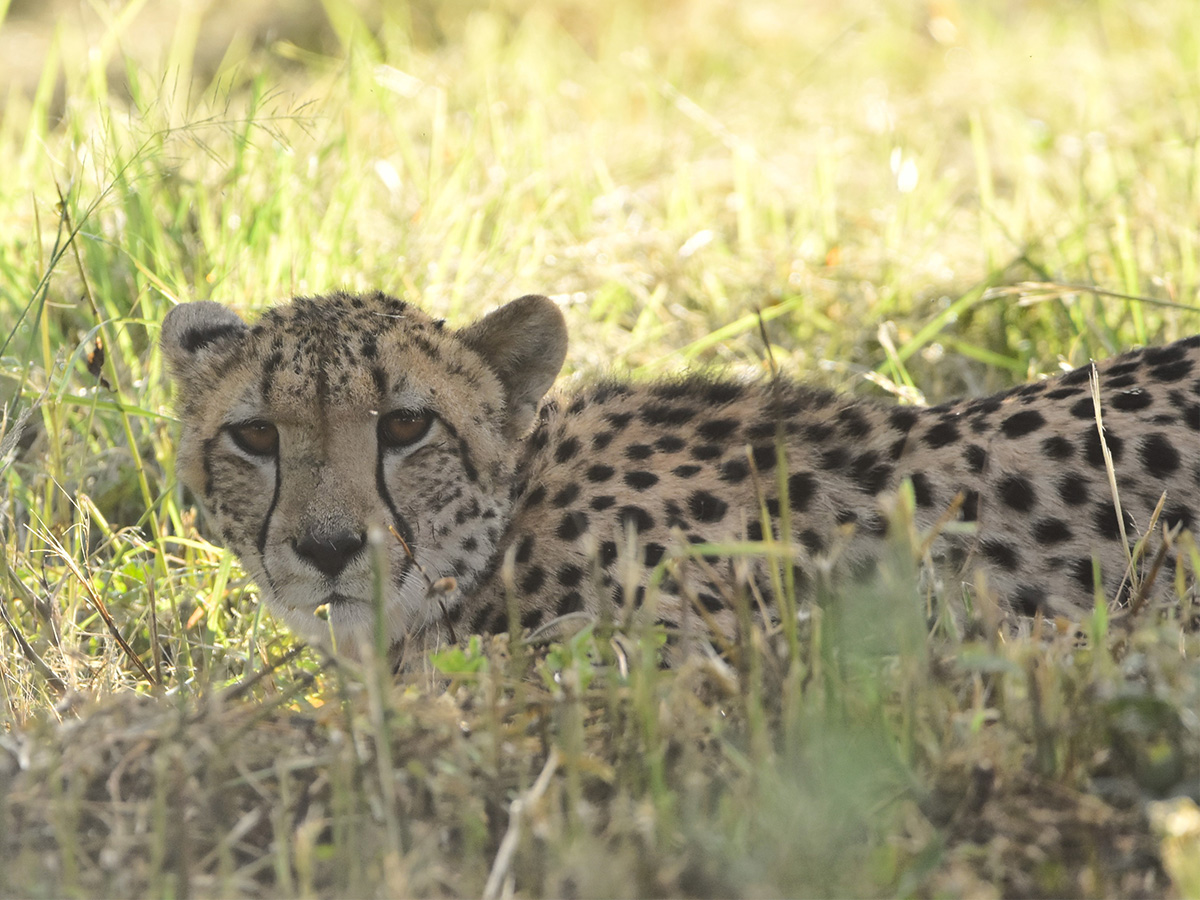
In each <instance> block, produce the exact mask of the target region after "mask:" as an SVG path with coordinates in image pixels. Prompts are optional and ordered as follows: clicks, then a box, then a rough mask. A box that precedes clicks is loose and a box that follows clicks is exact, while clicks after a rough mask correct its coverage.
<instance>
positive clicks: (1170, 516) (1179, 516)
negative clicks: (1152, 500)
mask: <svg viewBox="0 0 1200 900" xmlns="http://www.w3.org/2000/svg"><path fill="white" fill-rule="evenodd" d="M1162 519H1163V523H1164V524H1165V525H1166V526H1167V527H1168V528H1174V527H1175V526H1176V525H1179V526H1182V527H1183V528H1185V529H1187V530H1188V531H1193V530H1194V529H1193V528H1192V522H1193V521H1195V520H1194V519H1193V517H1192V511H1191V510H1190V509H1188V508H1187V507H1186V506H1181V505H1176V506H1170V507H1167V508H1166V509H1164V510H1163V513H1162Z"/></svg>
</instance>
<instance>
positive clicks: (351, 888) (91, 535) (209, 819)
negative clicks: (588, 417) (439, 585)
mask: <svg viewBox="0 0 1200 900" xmlns="http://www.w3.org/2000/svg"><path fill="white" fill-rule="evenodd" d="M4 6H5V4H4V3H3V2H2V0H0V10H3V9H4ZM275 6H276V5H273V4H258V3H252V2H247V3H243V4H239V5H237V6H236V7H235V6H232V5H229V6H226V5H214V8H212V9H202V8H200V7H199V6H196V5H193V6H186V7H179V8H178V9H176V7H175V6H174V5H167V4H161V5H156V4H144V5H138V4H136V3H135V4H131V5H129V6H123V5H121V4H117V5H115V6H112V7H109V6H107V5H105V4H86V5H77V4H75V3H73V2H66V0H64V2H62V3H60V4H58V8H57V9H56V10H55V12H56V14H57V19H56V23H57V24H53V25H52V23H51V22H50V21H49V20H48V19H42V20H38V18H37V16H36V13H35V12H33V10H32V7H29V6H28V5H23V6H21V7H20V8H18V9H13V10H9V11H8V15H7V18H6V20H5V21H3V23H0V48H9V50H10V51H11V52H10V53H8V54H7V55H8V56H10V57H12V58H14V59H16V58H17V56H19V55H21V56H22V59H21V60H20V64H19V65H18V64H16V63H14V65H13V66H12V67H10V68H9V69H7V73H8V74H6V75H3V76H0V77H3V78H7V79H9V80H8V81H7V82H6V83H4V90H5V105H4V107H3V112H2V113H0V165H3V168H4V171H5V173H6V174H5V178H4V179H0V211H2V212H3V215H0V403H2V404H3V410H4V418H3V424H0V434H3V435H4V436H3V437H0V477H2V479H3V480H2V482H0V540H3V542H4V551H3V555H2V557H0V559H2V560H3V568H2V569H0V591H2V592H3V596H0V612H3V617H2V619H3V620H2V621H0V701H2V706H0V823H2V824H0V854H2V855H0V895H3V896H65V895H77V894H81V895H89V896H90V895H96V894H105V895H119V896H129V895H134V894H153V895H165V894H170V895H178V896H187V895H197V896H230V895H240V894H245V895H254V896H297V895H305V896H366V895H379V896H401V895H412V896H429V895H454V896H457V895H480V894H483V895H486V896H489V897H492V896H502V895H510V894H519V895H525V896H533V895H553V896H598V895H606V896H618V895H622V896H624V895H630V896H632V895H638V896H641V895H662V896H667V895H687V896H713V895H730V896H735V895H736V896H780V895H814V896H816V895H820V896H828V895H856V896H857V895H864V896H865V895H934V894H936V895H939V896H988V895H1020V896H1099V895H1120V896H1130V897H1135V896H1160V895H1162V894H1164V893H1174V894H1176V895H1181V896H1196V895H1200V872H1197V870H1196V867H1195V859H1197V858H1200V823H1197V821H1196V820H1197V819H1200V812H1197V810H1196V806H1195V801H1196V800H1197V799H1200V750H1198V749H1197V748H1198V747H1200V722H1198V721H1197V718H1196V710H1197V709H1200V667H1198V665H1197V662H1196V656H1197V649H1198V647H1197V642H1196V637H1195V635H1193V634H1185V633H1181V631H1180V629H1179V627H1178V625H1177V624H1175V625H1173V624H1172V622H1171V621H1170V620H1169V619H1164V618H1163V617H1162V616H1159V615H1158V614H1157V613H1156V611H1155V610H1151V609H1143V610H1141V611H1139V613H1138V614H1137V615H1136V616H1133V617H1131V618H1129V619H1127V620H1125V621H1122V622H1120V623H1116V624H1114V623H1112V622H1110V621H1109V620H1108V618H1107V616H1106V615H1104V614H1103V613H1102V612H1099V613H1098V614H1097V615H1096V616H1095V617H1094V619H1093V620H1092V621H1091V622H1089V623H1086V624H1087V626H1088V627H1089V628H1090V629H1091V631H1092V635H1091V637H1092V643H1091V648H1090V649H1087V650H1082V651H1081V650H1077V649H1075V648H1073V647H1071V646H1068V644H1067V642H1063V641H1058V640H1051V641H1047V642H1030V641H1023V640H1015V641H1007V642H1004V641H998V640H996V639H994V638H993V639H991V640H987V639H982V638H978V637H975V636H971V635H962V634H958V633H956V632H955V630H954V629H953V628H952V627H951V626H950V625H949V624H948V623H947V622H946V621H945V620H944V619H943V620H939V624H938V627H937V628H936V629H935V631H936V633H935V634H934V635H933V636H932V637H930V636H929V635H928V634H927V631H926V619H925V616H924V610H925V608H926V604H931V605H932V606H931V608H932V609H933V610H934V611H935V612H936V611H937V610H938V609H940V608H941V607H940V605H939V604H942V603H943V602H946V601H949V600H951V599H952V598H948V597H945V596H943V595H940V594H936V593H935V594H933V595H929V594H927V593H926V592H925V589H924V588H923V587H922V585H921V582H920V579H919V578H918V576H917V569H916V563H915V562H914V560H915V559H916V558H917V556H918V555H919V550H920V546H921V542H922V541H923V540H924V539H925V538H926V537H927V536H924V535H919V534H915V533H914V532H913V529H912V528H911V527H910V525H909V523H908V520H907V519H906V518H905V516H906V513H905V506H904V503H903V502H901V504H900V506H899V508H898V516H899V518H898V519H897V527H896V528H895V529H894V530H895V533H896V534H897V539H896V542H895V546H894V548H893V550H894V552H893V554H892V557H891V558H890V559H889V560H888V562H887V563H886V564H885V565H884V567H883V569H882V572H881V576H880V579H879V581H878V582H877V583H876V584H875V585H874V586H872V587H870V588H855V589H853V590H845V589H841V590H837V589H835V590H834V591H833V592H831V593H830V594H829V595H828V596H823V597H822V598H821V601H820V603H819V604H818V605H817V606H816V607H815V608H814V609H813V610H812V611H811V613H812V617H811V620H810V623H809V625H808V627H806V628H805V629H803V630H802V631H801V632H799V633H798V634H796V635H788V636H784V635H780V634H766V633H763V632H762V631H761V630H754V631H752V632H751V633H749V634H748V635H747V636H746V637H745V639H744V640H743V641H742V642H741V643H740V644H739V646H738V647H737V648H735V652H733V653H731V654H730V655H729V657H728V659H727V660H725V661H719V660H715V659H709V658H705V657H702V656H695V657H692V658H689V659H687V660H686V661H684V662H683V663H682V664H681V665H679V666H677V667H676V668H673V669H670V670H663V669H661V668H660V667H659V666H658V650H657V648H658V636H657V635H655V634H652V633H651V634H626V635H613V634H609V633H607V632H605V631H604V630H603V629H599V630H598V631H592V630H588V631H585V632H583V633H581V634H580V635H578V636H576V637H575V638H572V639H571V640H568V641H565V642H562V643H552V644H549V645H545V646H538V647H526V646H523V645H513V646H510V645H509V643H508V642H507V641H506V640H505V639H503V638H501V639H495V640H488V641H479V640H475V641H474V642H472V643H471V644H469V645H466V646H464V647H462V648H456V649H452V650H448V651H445V652H443V653H441V654H439V655H436V656H434V657H433V658H432V659H431V660H430V661H429V662H428V663H427V664H425V665H423V666H420V667H418V668H419V671H418V672H417V673H415V674H413V675H412V676H411V677H410V678H409V679H408V680H406V681H405V682H404V683H403V684H400V685H394V684H392V683H391V682H390V680H388V679H387V678H386V677H384V676H383V675H381V674H380V673H378V672H375V671H373V670H367V671H356V670H350V669H348V668H347V667H346V666H345V665H337V664H334V663H331V662H330V661H328V660H324V659H322V658H320V657H318V656H317V655H316V654H314V653H313V652H312V651H309V650H299V651H295V650H294V648H293V644H292V641H291V638H290V637H289V636H288V635H286V634H284V633H282V632H280V631H279V630H278V629H277V628H276V626H275V625H274V624H273V623H272V622H271V621H270V619H269V617H265V616H264V617H260V615H259V608H258V606H257V605H256V604H255V601H254V589H253V586H252V585H249V584H247V583H246V581H245V579H244V576H243V575H242V574H241V573H240V571H239V570H238V569H237V567H236V565H235V563H234V561H233V560H232V559H231V558H230V557H229V555H228V554H225V553H223V552H222V551H221V550H220V549H219V548H216V547H214V546H212V545H211V544H209V543H208V542H207V541H206V540H205V539H204V538H203V536H202V534H201V533H200V532H199V531H198V530H197V527H196V526H197V519H196V514H195V512H194V511H193V510H192V509H191V507H190V505H189V500H188V498H186V497H185V496H183V494H182V492H181V491H180V490H179V488H178V487H177V486H176V485H175V483H174V479H173V476H172V474H171V472H172V458H173V448H174V444H173V439H174V438H173V435H174V428H173V422H172V420H171V416H170V413H169V409H170V406H169V397H168V392H167V389H166V386H165V384H164V380H163V377H162V371H161V362H160V360H159V357H158V354H157V353H156V352H155V350H154V341H155V339H156V337H157V332H158V325H159V323H160V322H161V319H162V316H163V315H164V313H165V311H166V309H167V308H169V306H170V304H171V303H172V302H174V301H177V300H183V299H198V298H213V299H218V300H221V301H223V302H226V303H230V304H233V305H235V306H238V307H239V308H256V307H261V306H263V305H265V304H269V303H272V302H275V301H276V300H278V299H280V298H281V297H286V296H288V295H291V294H295V293H304V292H318V291H323V290H327V289H330V288H334V287H347V288H351V289H356V288H367V287H372V288H374V287H381V288H384V289H386V290H390V291H393V292H396V293H402V294H404V295H405V296H409V297H420V298H421V299H422V302H423V303H424V304H425V305H426V306H428V307H429V308H431V309H433V310H435V311H437V312H438V313H439V314H441V315H446V316H448V317H450V318H452V319H454V320H462V319H466V318H468V317H471V316H473V315H476V314H477V313H478V312H479V311H480V310H481V309H484V308H486V307H489V306H491V305H494V304H495V303H497V302H499V301H501V300H503V299H506V298H509V297H512V296H517V295H519V294H521V293H526V292H528V291H534V290H536V291H539V292H544V293H549V294H553V295H555V296H556V297H558V298H559V299H560V300H562V301H563V302H564V304H565V306H566V309H567V314H568V317H569V319H570V325H571V331H572V340H573V344H572V349H571V354H570V358H569V363H568V365H569V366H570V368H571V370H572V371H574V372H589V371H596V370H598V369H602V368H610V367H613V366H615V367H617V368H620V369H627V370H630V371H632V372H633V373H634V374H635V375H637V376H639V377H642V376H648V375H652V374H655V373H659V372H664V371H675V370H678V369H681V368H684V367H686V366H695V365H716V366H726V367H732V368H749V369H753V370H757V371H764V370H765V369H766V367H767V361H766V351H765V347H764V343H763V341H762V339H761V337H760V327H761V328H762V329H763V331H762V332H761V333H762V334H765V336H766V338H767V340H769V342H770V345H771V351H772V355H773V358H774V362H775V364H776V365H778V366H779V367H781V368H782V369H784V370H785V371H788V372H794V373H797V374H802V375H804V376H805V377H808V378H810V379H813V380H817V381H820V382H823V383H826V384H831V385H834V386H836V387H838V388H840V389H844V390H850V391H856V392H860V393H872V392H874V393H877V392H878V391H879V390H880V387H879V386H882V387H883V389H886V390H888V391H891V392H893V393H897V394H899V395H901V396H903V397H905V398H907V399H918V400H919V399H920V398H921V397H922V396H927V397H929V398H931V399H937V400H941V399H945V398H947V397H949V396H952V395H954V394H958V393H961V392H972V393H980V392H983V391H986V390H989V389H993V388H998V387H1002V386H1004V385H1007V384H1011V383H1013V382H1016V381H1020V380H1023V379H1026V378H1029V377H1033V376H1036V375H1037V374H1039V373H1042V372H1049V371H1054V370H1055V369H1056V368H1057V366H1058V365H1059V363H1060V361H1063V362H1067V363H1070V364H1072V365H1078V364H1081V363H1083V362H1084V361H1085V360H1086V359H1087V358H1088V357H1089V356H1096V357H1100V356H1104V355H1107V354H1109V353H1111V352H1114V351H1116V350H1118V349H1120V348H1122V347H1125V346H1128V345H1130V344H1134V343H1138V342H1148V341H1156V340H1167V339H1171V338H1174V337H1177V336H1180V335H1182V334H1185V333H1191V332H1194V331H1195V330H1196V328H1197V316H1196V308H1197V306H1200V296H1198V286H1200V268H1198V265H1197V259H1198V251H1200V236H1198V235H1197V233H1196V229H1195V223H1196V222H1197V221H1200V151H1198V150H1197V146H1198V145H1197V137H1196V136H1197V134H1200V79H1198V76H1197V72H1200V69H1198V68H1197V60H1198V59H1200V45H1198V44H1197V38H1196V33H1197V32H1196V29H1195V28H1194V27H1193V24H1192V23H1193V19H1194V10H1193V9H1192V5H1191V3H1190V2H1188V0H1166V2H1160V3H1156V4H1116V3H1097V4H1092V5H1085V6H1080V5H1079V4H1077V3H1072V2H1068V0H1047V2H1042V3H1012V2H999V0H996V2H980V3H970V4H966V3H963V4H961V5H960V4H957V3H954V2H953V0H949V2H936V3H933V2H930V3H925V4H920V3H916V4H914V3H907V2H900V0H895V2H885V3H878V2H872V3H868V2H865V0H863V2H858V0H853V2H849V3H842V4H815V3H814V4H807V5H801V6H799V7H798V6H797V5H796V4H795V3H785V2H764V3H756V4H736V3H726V2H722V0H674V2H670V3H663V4H657V5H653V6H650V5H643V4H640V3H636V2H616V3H612V4H607V5H605V6H603V7H600V6H596V5H592V4H586V3H573V2H569V0H547V2H543V3H538V4H534V5H529V6H526V5H524V4H517V3H515V2H512V0H504V2H500V3H494V4H491V5H489V6H487V7H486V8H484V7H481V6H477V5H474V4H471V3H466V2H463V3H453V4H424V5H421V4H418V5H415V6H412V7H411V8H409V9H408V11H407V12H404V13H400V12H396V11H392V12H386V13H385V12H382V11H380V10H379V9H376V8H375V7H374V6H371V5H370V4H367V3H352V2H350V0H330V2H327V3H324V4H321V5H320V6H315V5H309V4H305V3H301V2H299V0H295V2H292V3H290V4H285V5H283V6H280V7H278V9H281V10H283V11H282V12H279V11H277V10H275V9H274V7H275ZM168 8H169V9H171V10H173V12H171V13H167V12H165V11H164V10H166V9H168ZM13 48H16V49H13ZM35 51H36V52H35ZM98 347H99V348H102V349H103V354H99V353H97V352H96V351H97V348H98ZM89 363H90V364H91V365H90V366H89ZM26 425H27V426H29V427H23V426H26ZM1131 537H1135V536H1133V535H1131ZM1176 540H1177V541H1178V547H1179V549H1180V553H1181V555H1182V557H1183V558H1184V559H1185V560H1186V561H1188V562H1189V565H1181V566H1180V567H1179V572H1180V578H1181V579H1183V577H1184V573H1186V572H1188V571H1193V572H1194V571H1196V570H1197V566H1198V565H1200V551H1198V550H1197V548H1196V546H1195V544H1194V542H1193V541H1192V538H1191V536H1190V535H1181V536H1178V537H1177V538H1176ZM1187 589H1188V585H1187V584H1186V583H1184V582H1183V581H1181V583H1180V584H1179V585H1178V590H1179V593H1180V594H1181V595H1182V594H1185V593H1186V591H1187Z"/></svg>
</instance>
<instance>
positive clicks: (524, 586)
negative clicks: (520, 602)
mask: <svg viewBox="0 0 1200 900" xmlns="http://www.w3.org/2000/svg"><path fill="white" fill-rule="evenodd" d="M545 581H546V572H545V570H544V569H543V568H542V567H541V566H534V567H533V568H532V569H530V570H529V571H528V572H526V573H525V577H524V578H522V579H521V590H522V591H523V592H524V593H526V594H532V593H535V592H536V591H538V590H540V589H541V587H542V584H543V583H544V582H545Z"/></svg>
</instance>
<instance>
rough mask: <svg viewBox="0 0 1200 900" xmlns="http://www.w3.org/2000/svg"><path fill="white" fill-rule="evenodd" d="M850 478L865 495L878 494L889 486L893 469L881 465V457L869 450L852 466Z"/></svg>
mask: <svg viewBox="0 0 1200 900" xmlns="http://www.w3.org/2000/svg"><path fill="white" fill-rule="evenodd" d="M850 477H851V478H853V479H854V483H855V486H856V487H857V488H858V489H859V490H860V491H862V492H863V493H864V494H878V493H879V492H880V491H882V490H883V489H884V488H886V487H887V486H888V482H889V481H890V480H891V477H892V467H891V466H888V465H884V464H882V463H880V462H879V455H878V454H877V453H875V452H874V451H871V450H868V451H867V452H866V453H862V454H860V455H859V456H857V457H855V459H854V462H853V464H852V465H851V466H850Z"/></svg>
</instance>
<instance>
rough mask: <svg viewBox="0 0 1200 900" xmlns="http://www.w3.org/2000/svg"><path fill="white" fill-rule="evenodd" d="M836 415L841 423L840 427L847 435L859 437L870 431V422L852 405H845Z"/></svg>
mask: <svg viewBox="0 0 1200 900" xmlns="http://www.w3.org/2000/svg"><path fill="white" fill-rule="evenodd" d="M837 417H838V421H839V422H841V423H842V429H843V430H844V431H845V432H846V436H847V437H851V438H861V437H865V436H866V435H867V434H869V433H870V431H871V423H870V422H868V421H867V419H866V417H865V416H864V415H863V414H862V413H861V412H859V411H858V410H857V409H856V408H855V407H853V406H847V407H846V408H845V409H843V410H842V411H841V412H840V413H838V416H837Z"/></svg>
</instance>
